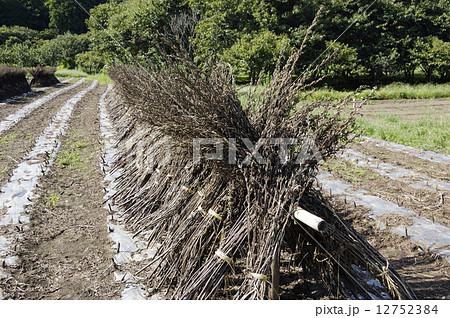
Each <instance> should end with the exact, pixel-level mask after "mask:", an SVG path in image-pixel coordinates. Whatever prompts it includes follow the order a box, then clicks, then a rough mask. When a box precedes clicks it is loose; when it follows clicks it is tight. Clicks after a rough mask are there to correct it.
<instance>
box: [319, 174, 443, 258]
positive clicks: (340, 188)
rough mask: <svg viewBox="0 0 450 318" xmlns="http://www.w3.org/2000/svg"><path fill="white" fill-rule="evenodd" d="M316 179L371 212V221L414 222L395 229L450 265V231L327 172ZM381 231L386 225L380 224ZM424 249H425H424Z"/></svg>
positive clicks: (330, 189) (326, 188) (328, 189)
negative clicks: (383, 218) (386, 218)
mask: <svg viewBox="0 0 450 318" xmlns="http://www.w3.org/2000/svg"><path fill="white" fill-rule="evenodd" d="M317 180H318V182H319V184H320V186H321V187H322V189H323V190H325V191H329V192H330V193H331V194H333V195H339V196H345V198H346V200H351V201H354V202H355V204H357V205H362V206H365V207H367V208H368V209H370V211H371V214H368V216H369V217H370V218H373V219H375V220H377V221H379V219H378V218H379V217H380V216H382V215H385V214H389V215H393V214H395V215H398V216H401V217H406V218H407V219H408V220H410V221H412V225H407V224H400V225H398V226H396V227H395V228H394V231H396V232H397V233H399V234H403V235H407V236H408V237H409V238H410V239H411V240H412V241H414V242H416V243H417V244H420V245H422V248H423V249H424V250H430V251H433V252H435V253H437V254H440V255H442V256H444V257H445V258H446V259H447V261H449V262H450V235H449V234H448V233H450V232H449V230H450V229H449V228H448V227H446V226H444V225H441V224H438V223H434V222H432V221H430V220H428V219H426V218H421V217H418V216H417V214H416V213H415V212H414V211H411V210H409V209H407V208H405V207H401V206H398V205H396V204H394V203H392V202H389V201H386V200H383V199H381V198H380V197H377V196H373V195H369V194H367V191H365V190H358V189H355V188H354V187H353V186H352V185H351V184H346V183H344V182H342V181H340V180H336V179H333V177H332V175H331V174H328V173H325V174H320V175H318V176H317ZM378 224H379V226H380V229H384V228H385V224H383V223H382V222H378ZM424 247H425V248H424Z"/></svg>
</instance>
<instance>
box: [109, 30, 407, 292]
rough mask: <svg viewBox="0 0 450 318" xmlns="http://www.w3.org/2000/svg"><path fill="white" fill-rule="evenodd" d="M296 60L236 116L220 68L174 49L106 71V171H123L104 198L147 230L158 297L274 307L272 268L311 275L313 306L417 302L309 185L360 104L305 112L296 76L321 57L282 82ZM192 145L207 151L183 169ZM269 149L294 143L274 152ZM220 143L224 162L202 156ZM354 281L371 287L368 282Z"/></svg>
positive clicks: (311, 107)
mask: <svg viewBox="0 0 450 318" xmlns="http://www.w3.org/2000/svg"><path fill="white" fill-rule="evenodd" d="M310 31H311V28H310V29H309V30H308V34H309V33H310ZM308 34H307V36H308ZM305 40H306V37H305ZM303 43H305V41H304V42H303ZM302 50H303V45H302V47H301V48H300V50H298V51H297V52H295V53H294V54H292V55H291V56H290V57H289V59H288V60H287V62H286V63H284V66H282V65H281V64H282V63H281V59H280V61H279V63H278V65H277V67H276V69H275V71H274V73H273V76H272V78H271V80H270V82H269V83H268V84H267V85H266V86H265V87H264V89H263V91H262V92H261V93H258V94H250V96H249V98H248V101H247V103H246V105H245V107H242V105H241V102H240V100H239V98H238V93H237V90H236V87H235V85H234V82H233V78H232V76H231V72H230V70H229V68H228V67H227V66H226V65H225V64H215V65H210V67H209V68H208V71H204V70H203V69H204V68H203V69H200V68H199V67H198V66H197V65H196V64H195V63H194V62H193V61H192V60H191V59H190V58H189V56H188V55H187V54H185V53H184V52H183V50H181V49H179V48H178V47H177V46H175V45H174V46H172V47H171V50H170V52H171V54H164V53H163V57H164V60H165V62H164V66H163V67H158V66H151V67H149V68H146V69H144V68H143V67H141V66H115V67H113V68H111V70H110V76H111V77H112V78H113V80H114V81H115V82H116V86H115V93H116V97H115V98H114V99H111V104H110V111H111V114H112V118H113V120H114V122H115V125H116V126H117V130H118V134H119V142H118V146H119V149H120V154H119V156H118V158H117V163H116V168H121V171H122V172H121V175H120V177H119V179H118V185H117V193H116V194H115V196H114V200H116V202H118V203H119V204H120V206H121V207H122V209H123V210H124V211H125V215H124V217H125V220H126V222H127V225H128V226H129V228H130V230H132V231H134V233H136V235H138V234H139V233H147V234H148V233H149V234H148V240H149V244H158V246H159V248H158V251H157V253H156V255H155V258H154V259H153V261H152V262H151V263H150V264H148V265H149V266H145V267H144V268H143V270H142V271H140V272H141V274H142V273H145V272H147V278H148V281H147V284H149V285H151V286H152V287H154V288H156V289H159V290H166V291H167V294H166V295H167V297H169V298H173V299H212V298H230V297H231V298H234V299H268V298H269V299H277V298H279V297H280V294H281V296H282V297H283V292H282V291H280V288H279V285H280V282H279V279H280V258H281V263H282V264H284V263H283V260H286V259H288V260H290V263H291V264H292V266H294V267H295V266H297V268H300V267H301V268H302V270H301V276H302V277H303V276H304V277H303V279H307V276H311V277H314V278H315V281H316V282H317V284H319V285H321V286H325V287H324V288H325V289H326V291H327V292H326V293H325V294H323V295H322V296H321V297H338V298H356V299H358V298H365V299H371V298H385V297H387V295H389V296H390V297H392V298H402V299H411V298H414V297H415V296H414V293H413V292H412V291H411V289H410V288H409V287H408V286H407V284H406V283H405V282H404V281H403V280H402V278H401V277H399V275H398V274H397V273H396V272H395V270H394V269H393V268H392V267H390V266H386V263H387V262H386V260H385V259H384V258H383V257H382V256H381V255H380V254H379V253H378V252H377V251H376V250H375V249H374V248H373V247H371V246H370V244H368V243H367V242H366V241H365V240H364V239H363V238H362V237H361V236H360V235H359V234H358V233H357V232H356V231H355V230H354V229H353V228H352V227H350V226H349V225H347V223H346V222H345V221H343V220H342V219H341V218H340V217H339V215H337V214H336V213H335V211H334V209H333V208H332V207H330V205H329V204H328V203H327V202H326V200H325V199H324V198H322V197H321V196H320V194H319V193H318V192H316V191H315V190H314V189H313V188H312V182H313V180H314V177H315V173H316V171H317V166H318V162H319V161H320V160H321V158H324V159H326V158H327V157H329V156H331V155H333V154H334V153H336V152H337V151H339V150H340V149H342V148H343V147H344V146H345V145H346V144H347V143H348V142H349V141H350V140H351V138H352V137H351V136H353V135H354V134H355V133H356V132H357V131H356V130H357V128H356V125H355V116H356V114H357V112H358V110H359V108H360V107H361V105H362V104H363V103H365V101H362V102H360V103H359V105H357V106H356V107H354V108H353V109H352V110H351V111H350V113H349V112H348V107H347V104H348V101H349V99H351V98H352V97H353V96H354V94H350V95H349V96H348V97H347V98H346V99H343V100H341V101H339V102H335V103H333V102H330V101H316V102H310V103H306V102H305V101H304V96H305V93H302V92H304V90H305V88H307V87H310V85H312V84H314V82H312V83H311V82H309V84H308V82H307V79H308V78H310V77H311V75H312V74H316V73H317V70H319V69H320V68H321V67H322V66H323V65H324V63H326V62H327V60H328V59H329V58H326V59H325V60H324V61H323V62H322V63H320V64H319V65H318V66H316V67H315V68H314V69H308V70H307V71H306V73H305V74H304V75H303V76H301V77H298V78H297V79H295V80H293V79H292V74H293V72H294V68H295V65H296V63H297V60H298V59H299V57H300V56H301V52H302ZM302 96H303V97H302ZM119 100H120V102H118V101H119ZM345 110H347V111H345ZM199 138H213V139H210V140H213V141H214V143H212V144H209V145H205V147H204V148H202V151H201V154H202V156H201V157H200V158H199V160H194V159H195V158H193V155H194V152H195V151H194V150H193V143H194V140H200V139H199ZM279 138H292V140H294V139H295V140H296V141H297V143H296V144H295V145H294V144H293V145H290V144H288V145H286V146H284V147H283V145H281V144H280V143H278V142H277V141H279V140H281V139H279ZM218 146H220V147H223V149H225V151H223V159H222V160H207V158H205V156H206V155H205V154H208V153H211V152H214V151H215V150H216V149H218V148H216V147H218ZM280 148H283V151H281V155H280V151H279V150H280ZM230 149H231V150H230ZM317 154H319V155H317ZM261 160H262V161H261ZM300 207H301V208H303V209H304V210H307V211H309V212H310V213H312V214H314V215H315V216H317V217H319V218H321V219H322V220H323V221H324V222H326V224H327V230H326V231H323V229H319V231H317V230H314V229H313V228H311V227H309V226H307V225H305V224H303V223H302V222H299V221H298V220H297V219H296V218H295V217H294V213H295V212H296V211H298V210H299V208H300ZM283 268H284V267H283ZM283 268H282V269H281V276H282V278H283V277H284V276H283V275H285V274H284V272H285V269H283ZM362 273H366V274H368V275H369V276H371V277H370V278H376V279H379V281H380V283H381V284H379V286H378V287H377V286H375V285H373V284H369V283H367V279H366V280H365V279H363V278H362V276H364V275H363V274H362ZM372 280H373V279H372Z"/></svg>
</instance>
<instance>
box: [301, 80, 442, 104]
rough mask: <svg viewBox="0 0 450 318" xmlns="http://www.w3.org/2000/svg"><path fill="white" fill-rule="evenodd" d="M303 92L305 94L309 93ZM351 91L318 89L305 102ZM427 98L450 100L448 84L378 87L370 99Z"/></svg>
mask: <svg viewBox="0 0 450 318" xmlns="http://www.w3.org/2000/svg"><path fill="white" fill-rule="evenodd" d="M370 91H371V90H370V89H366V90H363V91H361V92H360V93H359V94H357V95H356V99H358V100H361V99H364V98H366V97H367V96H368V95H369V93H370ZM310 92H311V91H309V92H305V94H307V93H310ZM350 93H351V91H336V90H334V89H332V88H320V89H317V90H316V91H314V92H313V93H312V94H311V95H310V96H308V97H307V98H306V100H307V101H315V100H320V99H330V100H339V99H342V98H344V97H346V96H347V95H348V94H350ZM428 98H450V83H446V84H415V85H411V84H405V83H392V84H389V85H386V86H381V87H379V88H378V89H377V90H376V91H375V92H374V93H373V95H372V97H371V99H392V100H396V99H428Z"/></svg>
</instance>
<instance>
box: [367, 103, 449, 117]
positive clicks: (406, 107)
mask: <svg viewBox="0 0 450 318" xmlns="http://www.w3.org/2000/svg"><path fill="white" fill-rule="evenodd" d="M449 107H450V99H448V98H436V99H400V100H374V101H371V102H370V103H369V104H368V105H365V106H363V108H362V114H363V115H364V117H365V118H366V119H368V120H374V119H377V118H378V116H379V115H380V114H392V115H396V116H398V117H401V118H403V119H408V120H414V119H418V118H420V117H422V116H423V115H424V114H432V115H440V116H443V118H444V119H450V113H449Z"/></svg>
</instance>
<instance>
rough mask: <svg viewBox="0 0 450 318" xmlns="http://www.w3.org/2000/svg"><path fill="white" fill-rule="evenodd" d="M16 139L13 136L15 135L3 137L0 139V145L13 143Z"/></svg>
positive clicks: (15, 136)
mask: <svg viewBox="0 0 450 318" xmlns="http://www.w3.org/2000/svg"><path fill="white" fill-rule="evenodd" d="M16 138H17V135H15V134H10V135H6V136H3V137H2V138H0V145H1V144H7V143H8V142H11V141H14V140H16Z"/></svg>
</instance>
